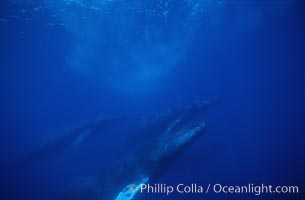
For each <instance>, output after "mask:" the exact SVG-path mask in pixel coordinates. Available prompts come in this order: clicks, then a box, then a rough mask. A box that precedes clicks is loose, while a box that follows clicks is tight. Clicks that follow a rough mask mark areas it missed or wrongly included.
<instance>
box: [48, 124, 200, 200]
mask: <svg viewBox="0 0 305 200" xmlns="http://www.w3.org/2000/svg"><path fill="white" fill-rule="evenodd" d="M205 129H206V125H205V124H204V123H200V124H196V125H195V126H193V127H191V128H184V129H182V130H179V131H177V132H171V133H170V134H163V135H161V136H160V137H158V138H156V139H155V140H153V141H151V142H149V143H148V144H146V145H145V146H143V147H142V148H141V149H139V150H138V151H136V152H135V153H133V154H131V155H129V156H128V157H127V159H125V160H123V161H121V162H119V163H118V164H117V165H116V166H115V167H114V168H112V169H110V170H109V171H107V172H106V173H105V174H104V175H100V176H97V177H93V178H88V179H84V180H82V181H79V182H77V183H75V184H73V185H72V186H70V187H69V188H67V189H66V190H65V191H63V192H62V193H61V194H59V195H58V196H56V197H55V198H54V199H53V200H101V199H103V200H132V199H134V197H135V196H136V195H137V194H138V193H139V190H140V186H141V184H145V183H148V182H151V181H155V180H156V179H158V178H159V177H160V176H162V175H163V174H164V173H165V172H166V170H167V169H168V168H169V167H170V166H171V165H172V164H173V163H174V162H175V161H176V160H177V159H178V158H179V157H180V156H181V155H182V154H183V152H184V151H185V150H186V149H188V147H189V146H190V145H191V144H192V143H193V142H194V141H195V140H196V139H197V138H198V137H199V136H200V135H201V134H202V133H203V132H204V131H205Z"/></svg>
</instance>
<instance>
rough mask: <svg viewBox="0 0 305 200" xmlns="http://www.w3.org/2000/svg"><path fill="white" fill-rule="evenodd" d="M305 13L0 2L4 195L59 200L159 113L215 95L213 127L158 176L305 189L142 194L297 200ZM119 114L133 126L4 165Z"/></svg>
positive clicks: (304, 151) (302, 151) (141, 1)
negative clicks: (54, 139)
mask: <svg viewBox="0 0 305 200" xmlns="http://www.w3.org/2000/svg"><path fill="white" fill-rule="evenodd" d="M304 13H305V12H304V3H303V2H302V1H288V0H287V1H280V0H273V1H251V0H249V1H231V0H227V1H226V0H223V1H220V0H176V1H174V0H157V1H149V0H130V1H126V0H87V1H86V0H53V1H51V0H11V1H9V0H4V1H1V2H0V30H1V31H0V44H1V48H0V70H1V71H0V77H1V78H0V81H1V84H0V85H1V87H0V89H1V90H0V92H1V93H0V94H1V98H0V108H1V112H0V113H1V114H0V117H1V122H0V133H1V140H0V152H1V154H0V163H1V164H0V166H1V167H0V171H1V173H0V174H1V179H0V181H1V190H0V199H3V200H17V199H29V200H36V199H39V200H43V199H50V198H52V197H53V196H55V195H56V194H58V193H60V192H61V191H62V190H63V189H65V188H67V186H69V185H71V184H72V183H73V182H75V180H78V179H80V178H84V177H96V176H98V175H99V174H102V173H104V172H105V171H107V169H108V168H111V167H112V166H115V163H116V162H117V161H118V160H121V159H125V158H126V156H128V155H131V154H132V153H133V150H134V148H135V147H134V144H132V145H131V144H129V143H126V142H125V141H126V140H128V138H131V140H132V141H137V143H136V145H142V143H143V144H144V143H145V142H146V141H149V140H150V139H151V138H149V137H148V138H146V137H144V138H141V140H140V139H138V140H137V138H134V136H133V135H132V130H133V128H134V127H136V126H138V125H139V124H141V123H142V122H143V121H145V120H147V119H149V116H151V115H155V114H156V113H159V112H162V111H167V110H168V109H171V108H173V107H179V106H181V105H182V106H183V105H188V104H190V103H192V102H196V101H202V100H210V101H213V100H217V101H219V103H217V105H215V106H213V107H212V108H211V109H209V110H208V111H207V112H206V113H204V115H203V121H204V122H205V123H206V124H207V130H206V132H205V133H204V135H202V136H201V137H200V138H198V139H197V140H196V141H195V142H194V144H192V146H190V147H189V148H188V149H187V150H186V152H184V153H183V155H181V157H180V158H179V159H178V160H177V161H176V162H175V163H174V164H173V165H172V166H171V167H170V168H169V169H166V170H165V171H164V173H162V176H161V177H160V178H158V179H157V180H156V182H157V183H166V184H168V185H170V184H172V185H175V184H177V183H185V184H191V183H197V184H201V185H203V186H207V185H208V184H217V183H219V184H223V185H233V186H236V185H247V184H257V185H259V184H262V183H264V184H268V185H273V186H277V185H297V186H299V188H300V189H299V190H300V193H299V194H262V195H260V196H256V195H253V194H216V193H213V192H209V193H208V194H184V195H182V194H177V193H175V194H172V195H170V196H166V195H164V194H163V195H145V196H141V195H140V196H138V198H139V199H163V198H165V199H178V200H180V199H301V198H302V197H304V188H305V182H304V180H305V179H304V177H305V174H304V169H305V159H304V156H305V135H304V134H305V127H304V113H305V106H304V102H305V94H304V85H305V84H304V82H305V81H304V80H305V79H304V66H305V65H304V64H305V60H304V52H305V49H304V47H305V46H304V45H305V38H304V33H305V21H304V19H305V16H304ZM118 115H124V116H126V118H127V120H126V121H124V122H122V123H121V124H118V125H115V126H114V127H112V128H110V129H109V130H108V129H107V130H106V131H104V132H102V133H101V134H99V135H96V136H94V137H92V138H89V139H88V140H86V141H84V142H83V143H81V144H80V145H77V147H75V148H71V149H70V148H69V149H66V150H64V151H62V152H56V153H55V154H54V155H52V156H49V157H47V158H43V159H39V160H37V161H36V162H33V163H30V164H28V165H26V166H24V167H20V168H18V169H7V167H5V166H7V165H8V166H10V164H11V163H15V162H16V161H18V160H21V159H23V158H24V157H26V155H28V154H29V153H30V152H31V151H32V150H34V149H35V148H37V147H39V146H41V145H42V143H43V141H45V140H48V138H50V137H51V138H52V137H54V136H53V135H55V133H56V134H60V133H62V132H65V130H71V129H72V128H71V127H75V126H78V125H79V124H82V123H84V122H85V121H86V120H92V119H95V118H98V117H100V116H118ZM156 134H157V133H156ZM151 135H154V133H151ZM139 137H140V136H139ZM2 165H3V167H2ZM67 200H68V199H67Z"/></svg>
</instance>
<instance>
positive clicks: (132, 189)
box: [115, 177, 149, 200]
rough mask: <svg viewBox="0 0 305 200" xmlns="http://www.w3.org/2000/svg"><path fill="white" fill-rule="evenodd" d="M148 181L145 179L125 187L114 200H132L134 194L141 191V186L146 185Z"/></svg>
mask: <svg viewBox="0 0 305 200" xmlns="http://www.w3.org/2000/svg"><path fill="white" fill-rule="evenodd" d="M148 180H149V179H148V177H145V178H143V179H141V180H139V181H135V182H133V183H131V184H129V185H127V186H125V187H124V188H123V189H122V190H121V192H120V193H119V194H118V196H117V197H116V198H115V200H132V199H133V198H134V196H135V194H136V193H137V192H138V191H139V190H140V189H141V185H142V184H145V183H147V182H148Z"/></svg>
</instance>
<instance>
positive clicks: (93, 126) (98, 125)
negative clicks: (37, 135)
mask: <svg viewBox="0 0 305 200" xmlns="http://www.w3.org/2000/svg"><path fill="white" fill-rule="evenodd" d="M122 120H124V116H115V117H101V118H98V119H95V120H89V121H86V122H85V123H82V124H80V125H78V126H76V127H74V128H72V129H70V130H67V131H65V132H63V133H61V134H55V135H56V137H52V138H51V139H50V140H48V141H46V142H44V144H43V145H41V147H39V148H37V149H36V150H35V151H33V152H32V153H30V154H29V155H27V156H26V157H25V158H23V159H21V160H19V161H17V162H15V163H14V164H12V165H9V166H7V167H8V168H11V169H14V168H19V167H22V166H25V165H27V164H30V163H32V162H35V161H37V160H40V159H43V158H46V157H49V156H52V155H54V154H57V153H60V152H62V151H65V150H67V149H69V148H73V147H76V146H78V145H79V144H81V143H82V142H84V141H85V140H87V139H88V138H90V137H92V136H94V135H96V134H99V133H101V132H102V131H103V130H105V129H107V128H109V127H111V126H113V125H115V124H117V123H119V122H121V121H122Z"/></svg>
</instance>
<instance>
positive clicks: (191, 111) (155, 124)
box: [125, 101, 218, 146]
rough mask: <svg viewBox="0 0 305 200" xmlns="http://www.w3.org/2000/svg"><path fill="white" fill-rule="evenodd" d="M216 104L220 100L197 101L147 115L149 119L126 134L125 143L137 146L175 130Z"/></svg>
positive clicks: (194, 120) (194, 119)
mask: <svg viewBox="0 0 305 200" xmlns="http://www.w3.org/2000/svg"><path fill="white" fill-rule="evenodd" d="M216 104H218V101H197V102H192V103H190V104H187V105H183V106H178V107H173V108H170V109H167V110H166V111H163V112H159V113H156V114H155V115H154V116H152V117H147V120H145V121H144V123H140V126H138V127H136V128H135V130H132V132H131V133H129V134H126V136H127V138H126V139H125V143H126V144H127V146H136V145H137V144H141V142H142V141H146V140H148V139H154V138H156V137H159V136H160V135H161V134H164V133H165V134H168V133H170V132H175V131H177V130H179V129H181V128H183V127H185V126H186V125H188V124H190V123H192V122H196V121H198V120H200V118H201V116H202V115H203V114H204V113H205V112H206V111H207V110H209V108H211V107H213V106H214V105H216Z"/></svg>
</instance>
